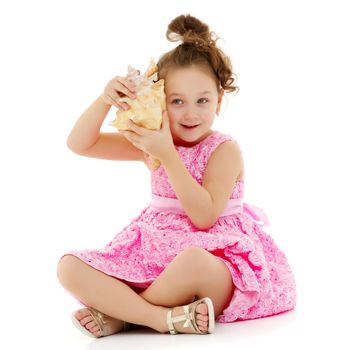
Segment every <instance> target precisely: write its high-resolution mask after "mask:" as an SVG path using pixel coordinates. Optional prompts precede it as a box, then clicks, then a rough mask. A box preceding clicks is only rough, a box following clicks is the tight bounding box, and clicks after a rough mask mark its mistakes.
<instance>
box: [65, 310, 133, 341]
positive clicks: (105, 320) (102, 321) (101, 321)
mask: <svg viewBox="0 0 350 350" xmlns="http://www.w3.org/2000/svg"><path fill="white" fill-rule="evenodd" d="M86 309H88V310H89V312H90V315H91V317H92V318H93V319H94V320H95V322H96V323H97V325H98V326H99V328H100V331H101V333H102V334H101V335H100V336H96V335H95V334H93V333H91V332H89V331H88V330H87V329H86V328H85V327H84V326H83V325H82V324H81V323H80V322H79V320H78V319H77V318H76V317H75V314H76V313H77V312H78V311H79V310H75V311H74V312H73V313H72V315H71V319H72V321H73V324H74V325H75V326H76V327H77V328H78V329H79V330H80V331H81V332H83V333H84V334H86V335H88V336H89V337H93V338H101V337H105V336H107V335H111V331H110V327H109V323H110V321H111V319H112V317H110V316H108V315H105V314H104V313H102V312H100V311H98V310H96V309H94V308H92V307H88V308H86ZM80 310H82V309H80ZM123 322H124V325H123V331H126V330H128V329H130V328H131V324H130V323H129V322H125V321H123Z"/></svg>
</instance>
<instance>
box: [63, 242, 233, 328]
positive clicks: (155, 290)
mask: <svg viewBox="0 0 350 350" xmlns="http://www.w3.org/2000/svg"><path fill="white" fill-rule="evenodd" d="M218 272H219V273H218ZM57 273H58V277H59V280H60V282H61V284H62V285H63V286H64V287H65V289H67V290H68V291H69V292H70V293H71V294H72V295H74V296H75V297H76V298H77V299H79V300H81V301H83V302H84V303H85V304H87V305H89V306H91V307H93V308H95V309H97V310H99V311H101V312H103V313H105V314H107V315H109V316H111V317H113V318H115V319H116V322H118V321H119V322H121V321H120V320H125V321H127V322H129V323H134V324H137V325H141V326H147V327H150V328H153V329H155V330H156V331H158V332H161V333H165V332H167V331H168V327H167V324H166V314H167V311H168V308H169V307H175V306H178V305H184V304H187V303H189V302H191V301H193V300H194V298H195V297H196V296H197V297H198V298H202V297H204V296H209V297H211V298H212V300H213V303H214V308H215V316H217V315H218V314H220V312H221V311H222V310H223V308H224V306H225V305H226V303H227V301H229V299H230V297H231V293H232V289H233V285H232V280H231V275H230V273H229V271H228V269H227V267H226V266H225V264H224V263H223V262H222V261H220V260H218V259H217V258H216V257H215V256H213V255H211V254H210V253H208V252H206V251H204V250H201V249H200V248H195V247H193V248H188V249H187V250H185V251H183V252H181V253H180V254H179V255H178V256H177V257H176V258H175V259H174V260H173V261H172V262H171V263H170V264H169V265H168V266H167V268H166V269H165V270H164V271H163V272H162V273H161V274H160V275H159V276H158V278H157V279H156V280H155V281H154V282H153V284H152V285H151V286H149V287H148V288H147V289H146V290H145V291H143V292H142V293H140V294H137V293H136V292H135V291H134V290H133V289H132V288H130V287H129V286H128V285H126V284H125V283H123V282H122V281H120V280H118V279H116V278H114V277H111V276H108V275H106V274H104V273H103V272H100V271H98V270H96V269H94V268H92V267H91V266H89V265H87V264H85V263H84V262H83V261H81V260H80V259H78V258H76V257H74V256H71V255H67V256H65V257H64V258H62V260H61V262H60V263H59V267H58V271H57ZM212 277H213V278H214V280H213V279H212ZM208 280H210V283H208V282H209V281H208ZM205 281H207V282H205ZM217 282H219V283H220V285H221V288H217V286H218V284H217ZM214 286H215V288H213V287H214ZM197 309H198V310H197V312H198V315H197V320H198V323H199V325H200V326H202V327H203V330H205V329H206V327H207V321H208V319H207V318H208V317H207V316H206V315H207V310H206V307H205V305H203V304H202V305H199V306H197ZM178 314H182V308H180V307H179V308H175V310H174V315H178ZM89 324H91V328H92V327H95V328H96V330H97V329H98V328H97V326H96V325H94V324H93V323H91V322H90V323H89ZM178 325H180V324H177V325H176V326H177V329H178V330H180V331H183V332H185V333H192V330H191V331H188V330H187V329H186V330H183V329H181V327H179V326H178ZM87 326H88V325H87ZM92 330H93V329H90V331H92Z"/></svg>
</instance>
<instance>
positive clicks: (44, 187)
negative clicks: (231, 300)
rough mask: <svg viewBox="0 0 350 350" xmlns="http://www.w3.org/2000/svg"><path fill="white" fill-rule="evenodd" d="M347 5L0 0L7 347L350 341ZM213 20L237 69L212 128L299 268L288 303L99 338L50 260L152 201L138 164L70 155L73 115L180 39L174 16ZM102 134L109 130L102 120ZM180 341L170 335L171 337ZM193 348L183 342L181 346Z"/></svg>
mask: <svg viewBox="0 0 350 350" xmlns="http://www.w3.org/2000/svg"><path fill="white" fill-rule="evenodd" d="M346 3H347V2H346V1H339V0H338V1H337V0H335V1H334V0H333V1H308V0H304V1H301V0H299V1H281V0H279V1H278V0H276V1H272V0H267V1H234V0H231V1H222V0H215V1H213V2H208V1H207V2H203V1H189V0H186V1H183V0H177V1H171V2H170V1H128V2H122V1H101V0H100V1H62V0H61V1H57V2H56V1H34V0H33V1H11V2H10V1H8V2H5V1H4V2H1V5H0V32H1V55H0V60H1V64H0V101H1V102H0V118H1V124H0V125H1V131H2V132H1V137H0V151H1V173H0V174H1V182H0V191H1V192H0V193H1V196H0V198H1V220H0V230H1V231H0V232H1V248H2V249H1V255H0V259H1V260H0V262H1V264H0V265H1V286H2V288H1V317H0V320H1V321H0V322H1V326H2V335H3V338H2V342H4V341H6V340H7V339H8V341H9V344H8V345H7V346H6V348H16V349H18V348H20V347H21V348H26V347H28V348H31V349H32V348H37V349H44V348H45V349H56V348H57V349H58V348H60V349H73V348H74V349H97V348H99V349H100V348H101V349H102V348H103V349H109V348H111V349H112V348H113V349H114V348H115V347H119V348H120V345H121V342H122V345H124V344H125V345H128V346H130V345H131V346H132V347H133V346H136V345H138V346H139V345H140V344H141V342H142V345H143V347H145V346H146V348H147V347H151V346H153V348H158V347H159V348H162V349H163V348H165V346H167V348H171V347H175V346H178V345H179V344H182V345H183V348H186V345H185V344H187V346H191V347H192V348H203V347H206V348H212V347H213V346H214V345H215V346H218V345H219V346H220V345H224V344H225V346H227V345H230V346H232V347H233V348H234V347H239V346H242V347H244V348H245V349H253V348H257V347H258V346H259V348H264V349H265V348H270V349H279V348H280V347H283V348H285V349H294V348H295V347H296V346H303V345H304V344H305V345H306V346H312V347H313V348H316V347H318V346H321V345H323V346H325V347H326V346H331V345H332V346H334V347H335V348H337V349H345V348H349V343H350V342H349V339H348V336H347V331H348V325H349V321H348V314H349V312H350V308H349V293H348V286H349V277H348V276H349V260H348V252H349V248H348V245H347V242H348V236H349V234H350V230H349V224H348V209H349V204H348V198H349V195H350V191H349V185H348V183H349V176H350V171H349V156H348V150H349V149H350V148H349V146H350V144H349V143H350V142H349V130H350V129H349V126H348V120H347V119H349V116H350V114H349V92H350V91H349V81H350V74H349V73H350V70H349V62H350V55H349V51H348V50H349V35H348V33H349V31H350V25H349V11H348V10H347V7H346V5H347V4H346ZM187 13H189V14H191V15H193V16H196V17H198V18H199V19H201V20H203V21H204V22H206V23H207V24H209V26H210V29H211V30H213V31H214V32H215V33H216V34H218V35H219V37H221V38H223V40H220V41H218V45H219V46H221V47H222V48H223V49H224V51H225V52H226V53H227V54H228V55H230V57H231V60H232V63H233V67H234V70H235V72H236V74H237V76H238V85H239V87H240V91H239V93H238V94H237V95H236V96H235V97H234V98H231V97H227V98H226V100H225V105H224V108H223V109H222V111H221V114H220V117H219V118H218V119H217V120H216V121H215V124H214V127H213V128H214V129H217V130H219V131H222V132H225V133H228V134H231V135H232V136H233V137H234V138H235V139H236V140H237V141H238V142H239V144H240V146H241V149H242V151H243V156H244V162H245V170H246V185H245V186H246V187H245V200H246V202H248V203H251V204H254V205H256V206H259V207H261V208H263V210H264V211H265V212H266V214H267V215H268V217H269V219H270V223H271V224H270V226H269V227H268V228H267V229H266V231H267V232H268V233H269V234H271V236H272V237H273V238H274V240H275V241H276V243H277V244H278V245H279V246H280V248H281V249H282V250H283V251H284V252H285V253H286V255H287V256H288V259H289V262H290V265H291V267H292V269H293V271H294V273H295V277H296V282H297V289H298V303H297V307H296V309H295V310H294V311H292V312H290V313H286V314H284V315H280V316H274V317H271V318H265V319H261V320H254V321H247V322H237V323H231V324H225V325H222V324H218V325H217V334H216V335H210V336H209V337H208V336H207V337H195V336H192V337H189V336H187V335H184V336H182V335H179V336H177V337H170V339H169V337H167V336H160V335H159V336H158V334H157V333H144V334H142V335H140V334H137V333H136V334H131V333H129V334H117V335H115V336H113V337H109V338H105V339H100V340H97V341H94V340H91V339H90V338H87V337H86V336H84V335H83V334H80V333H79V332H78V331H77V330H76V329H75V328H73V325H72V324H71V323H70V320H69V315H70V313H71V312H72V311H73V309H76V308H79V307H80V305H78V304H77V302H76V301H75V300H74V299H73V298H72V297H71V296H70V295H68V294H67V293H66V291H65V290H64V289H63V288H62V286H61V285H60V284H59V282H58V280H57V277H56V266H57V262H58V259H59V258H60V256H61V255H62V254H63V253H64V252H65V251H68V250H71V249H85V248H99V247H102V246H104V245H105V244H106V242H108V241H109V240H110V239H111V238H112V237H113V236H114V235H115V234H116V233H117V232H119V231H121V229H122V228H123V227H124V226H126V225H127V224H128V223H129V222H130V221H131V220H132V219H133V218H134V217H136V216H137V215H138V214H139V212H140V211H141V209H142V208H144V207H145V206H146V205H147V204H148V202H149V194H150V184H149V182H150V175H149V172H148V170H147V169H146V167H145V166H144V165H143V164H141V163H137V162H115V161H107V160H99V159H93V158H85V157H80V156H78V155H76V154H74V153H72V152H71V151H70V150H69V149H68V148H67V146H66V139H67V136H68V134H69V132H70V130H71V128H72V127H73V125H74V123H75V121H76V120H77V119H78V117H79V116H80V115H81V113H82V112H83V111H84V110H85V109H86V108H87V107H88V106H89V105H90V104H91V103H92V102H93V101H94V100H95V99H96V98H97V97H98V95H99V94H101V92H102V91H103V88H104V86H105V85H106V84H107V82H108V81H109V80H110V79H111V78H113V77H114V76H116V75H125V74H126V72H127V65H128V64H130V65H132V66H134V67H136V68H137V69H140V70H141V72H142V73H143V72H144V71H145V69H146V68H147V66H148V63H149V60H150V58H151V57H154V58H155V59H156V60H157V59H158V58H159V56H160V55H161V54H162V53H164V52H166V51H169V50H171V49H172V48H173V47H175V46H176V45H177V44H178V43H170V42H169V41H167V39H166V37H165V32H166V29H167V25H168V24H169V23H170V21H171V20H172V19H173V18H175V17H176V16H178V15H180V14H187ZM115 111H116V110H115V108H112V109H111V111H110V113H109V114H108V116H107V118H106V120H105V123H104V125H103V126H102V131H109V132H113V131H115V129H114V128H112V127H110V126H108V125H107V124H108V122H109V121H112V120H113V119H114V118H115ZM174 338H175V339H174ZM189 344H190V345H189Z"/></svg>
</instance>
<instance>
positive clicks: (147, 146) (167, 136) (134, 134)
mask: <svg viewBox="0 0 350 350" xmlns="http://www.w3.org/2000/svg"><path fill="white" fill-rule="evenodd" d="M162 116H163V120H162V126H161V128H160V129H159V130H150V129H147V128H143V127H141V126H139V125H137V124H135V123H134V122H133V121H132V120H130V119H129V121H128V127H129V128H130V129H131V130H132V131H128V130H120V131H119V132H120V133H121V134H122V135H124V136H125V137H126V138H127V139H128V140H129V141H130V142H131V143H132V144H133V145H134V146H135V147H137V148H139V149H141V150H142V151H144V152H146V153H148V154H149V155H151V156H153V158H155V159H159V160H160V161H162V160H163V159H164V158H166V157H167V156H168V155H169V154H170V153H171V152H173V151H174V150H175V146H174V142H173V137H172V135H171V132H170V128H169V119H168V112H167V111H166V110H165V111H163V114H162Z"/></svg>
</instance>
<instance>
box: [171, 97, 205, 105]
mask: <svg viewBox="0 0 350 350" xmlns="http://www.w3.org/2000/svg"><path fill="white" fill-rule="evenodd" d="M201 100H206V101H207V102H208V99H207V98H200V99H199V100H198V101H201ZM176 101H182V100H180V99H179V98H176V99H175V100H173V101H172V103H175V102H176ZM175 104H176V105H177V104H178V103H175Z"/></svg>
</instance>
